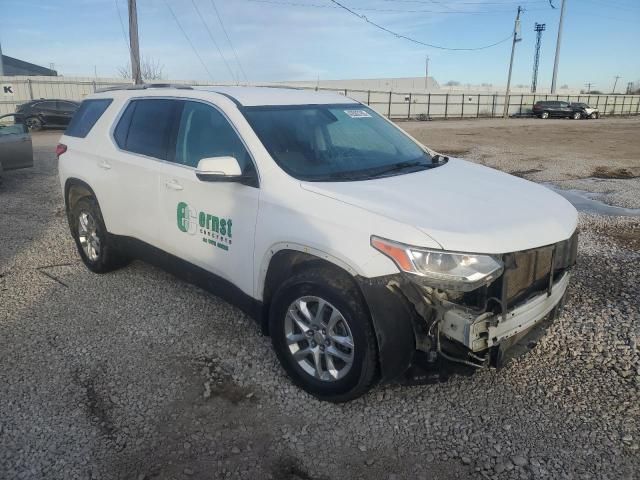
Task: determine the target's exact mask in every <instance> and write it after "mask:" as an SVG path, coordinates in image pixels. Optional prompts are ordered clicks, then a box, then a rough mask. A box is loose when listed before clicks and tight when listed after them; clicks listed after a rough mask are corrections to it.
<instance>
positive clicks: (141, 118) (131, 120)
mask: <svg viewBox="0 0 640 480" xmlns="http://www.w3.org/2000/svg"><path fill="white" fill-rule="evenodd" d="M181 106H182V102H179V101H176V100H167V99H148V100H147V99H145V100H134V101H132V102H131V103H130V104H129V105H128V107H127V109H126V110H125V112H124V114H123V115H122V117H121V118H120V121H119V122H118V125H117V127H116V129H115V132H114V137H115V139H116V142H117V144H118V146H119V147H120V148H122V149H123V150H127V151H129V152H133V153H140V154H142V155H147V156H149V157H154V158H159V159H161V160H167V158H168V152H169V145H170V144H171V136H172V127H173V123H174V119H175V117H176V115H177V113H178V112H179V108H180V107H181Z"/></svg>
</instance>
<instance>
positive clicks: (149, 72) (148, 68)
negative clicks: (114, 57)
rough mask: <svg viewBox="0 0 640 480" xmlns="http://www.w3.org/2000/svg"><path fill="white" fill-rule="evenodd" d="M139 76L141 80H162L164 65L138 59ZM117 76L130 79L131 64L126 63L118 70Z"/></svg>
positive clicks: (150, 60)
mask: <svg viewBox="0 0 640 480" xmlns="http://www.w3.org/2000/svg"><path fill="white" fill-rule="evenodd" d="M140 74H141V75H142V79H143V80H163V79H164V78H165V77H164V65H162V64H161V63H160V61H159V60H154V59H153V58H145V57H142V58H141V59H140ZM118 75H120V77H122V78H127V79H130V78H132V74H131V63H129V62H127V64H126V65H125V66H124V67H120V68H118Z"/></svg>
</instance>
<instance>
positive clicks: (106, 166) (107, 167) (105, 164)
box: [98, 160, 111, 170]
mask: <svg viewBox="0 0 640 480" xmlns="http://www.w3.org/2000/svg"><path fill="white" fill-rule="evenodd" d="M98 166H99V167H100V168H102V169H103V170H111V165H109V163H108V162H107V161H106V160H102V161H101V162H100V163H99V164H98Z"/></svg>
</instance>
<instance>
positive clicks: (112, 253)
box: [69, 197, 128, 273]
mask: <svg viewBox="0 0 640 480" xmlns="http://www.w3.org/2000/svg"><path fill="white" fill-rule="evenodd" d="M69 227H70V228H71V235H72V236H73V239H74V240H75V242H76V247H77V249H78V253H79V254H80V258H82V261H83V263H84V264H85V265H86V267H87V268H88V269H89V270H91V271H92V272H94V273H106V272H110V271H112V270H115V269H117V268H120V267H123V266H125V265H126V264H127V263H128V259H127V258H126V257H125V256H123V255H122V254H121V253H120V252H118V250H117V249H116V248H115V246H114V245H113V240H112V239H111V237H110V236H109V232H107V228H106V227H105V225H104V220H103V219H102V212H100V207H99V205H98V202H97V201H96V199H95V198H94V197H83V198H81V199H80V200H78V201H77V202H76V204H75V205H74V206H73V208H72V209H71V211H70V212H69Z"/></svg>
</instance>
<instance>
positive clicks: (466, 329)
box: [440, 272, 570, 352]
mask: <svg viewBox="0 0 640 480" xmlns="http://www.w3.org/2000/svg"><path fill="white" fill-rule="evenodd" d="M569 276H570V274H569V273H568V272H567V273H565V274H564V275H563V276H562V277H561V278H560V279H559V280H558V281H557V282H555V283H554V284H553V287H552V288H551V291H550V293H542V294H540V295H538V296H536V297H534V298H533V299H531V300H529V301H528V302H526V303H524V304H523V305H521V306H519V307H516V308H514V309H513V310H511V311H508V312H507V313H506V315H505V316H504V317H505V318H503V316H502V315H494V314H490V313H484V314H482V315H479V316H474V315H473V314H471V313H469V312H468V311H465V310H463V309H457V308H452V309H449V310H447V311H446V312H445V314H444V318H443V320H442V323H441V325H440V332H441V333H442V334H443V335H446V336H447V337H449V338H451V339H452V340H455V341H457V342H460V343H461V344H463V345H464V346H466V347H467V348H469V349H470V350H471V351H473V352H479V351H482V350H486V349H487V348H490V347H493V346H495V345H498V344H500V343H501V342H503V341H505V340H507V339H509V338H511V337H513V336H515V335H518V334H519V333H521V332H524V331H526V330H528V329H530V328H531V327H533V326H534V325H536V324H537V323H538V322H540V321H542V320H543V319H544V318H545V317H546V316H547V315H548V314H549V312H551V310H553V308H554V307H555V306H556V305H558V303H559V302H560V301H561V300H562V297H563V296H564V294H565V292H566V290H567V286H568V284H569Z"/></svg>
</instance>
